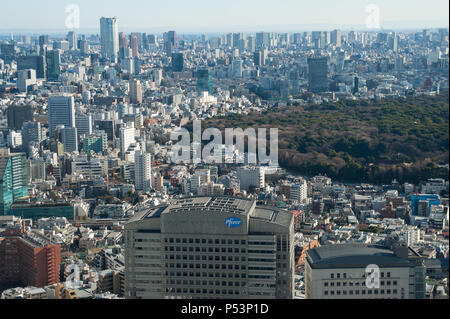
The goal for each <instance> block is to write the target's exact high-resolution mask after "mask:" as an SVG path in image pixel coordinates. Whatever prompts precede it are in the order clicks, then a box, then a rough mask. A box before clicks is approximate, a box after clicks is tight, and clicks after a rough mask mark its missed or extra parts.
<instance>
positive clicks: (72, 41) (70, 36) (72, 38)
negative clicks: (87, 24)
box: [67, 31, 78, 51]
mask: <svg viewBox="0 0 450 319" xmlns="http://www.w3.org/2000/svg"><path fill="white" fill-rule="evenodd" d="M67 41H69V49H70V50H73V51H76V50H78V39H77V34H76V33H75V32H73V31H70V32H69V33H67Z"/></svg>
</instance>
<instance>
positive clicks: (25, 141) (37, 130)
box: [22, 122, 44, 151]
mask: <svg viewBox="0 0 450 319" xmlns="http://www.w3.org/2000/svg"><path fill="white" fill-rule="evenodd" d="M43 140H44V136H43V132H42V127H41V123H40V122H25V123H23V126H22V145H23V147H24V150H26V151H27V150H28V147H29V146H30V144H31V143H36V144H40V143H41V142H42V141H43Z"/></svg>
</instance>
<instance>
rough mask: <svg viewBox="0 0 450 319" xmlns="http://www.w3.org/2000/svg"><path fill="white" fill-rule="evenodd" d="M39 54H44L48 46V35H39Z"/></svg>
mask: <svg viewBox="0 0 450 319" xmlns="http://www.w3.org/2000/svg"><path fill="white" fill-rule="evenodd" d="M38 43H39V54H40V55H43V56H45V53H46V50H47V46H48V35H40V36H39V42H38Z"/></svg>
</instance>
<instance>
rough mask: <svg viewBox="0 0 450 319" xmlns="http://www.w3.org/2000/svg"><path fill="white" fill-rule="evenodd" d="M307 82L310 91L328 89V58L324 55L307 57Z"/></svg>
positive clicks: (316, 91)
mask: <svg viewBox="0 0 450 319" xmlns="http://www.w3.org/2000/svg"><path fill="white" fill-rule="evenodd" d="M308 84H309V91H310V92H313V93H320V92H326V91H328V59H327V58H326V57H310V58H308Z"/></svg>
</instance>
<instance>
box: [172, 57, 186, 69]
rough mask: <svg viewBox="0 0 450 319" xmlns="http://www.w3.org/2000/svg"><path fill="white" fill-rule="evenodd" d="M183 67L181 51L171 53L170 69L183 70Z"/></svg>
mask: <svg viewBox="0 0 450 319" xmlns="http://www.w3.org/2000/svg"><path fill="white" fill-rule="evenodd" d="M183 67H184V54H183V53H173V54H172V71H173V72H183Z"/></svg>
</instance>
